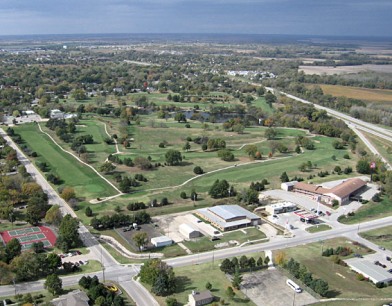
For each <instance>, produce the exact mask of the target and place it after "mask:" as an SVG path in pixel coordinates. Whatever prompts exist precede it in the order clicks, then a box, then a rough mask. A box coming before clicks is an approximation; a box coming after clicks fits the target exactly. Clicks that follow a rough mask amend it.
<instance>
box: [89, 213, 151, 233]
mask: <svg viewBox="0 0 392 306" xmlns="http://www.w3.org/2000/svg"><path fill="white" fill-rule="evenodd" d="M150 221H151V216H150V215H149V214H148V213H146V212H145V211H139V212H137V213H135V214H134V215H124V214H122V213H117V214H114V215H112V216H102V217H101V218H97V217H93V218H92V219H91V221H90V224H91V226H92V227H93V228H94V229H99V230H103V229H112V228H116V227H121V226H127V225H130V224H133V223H137V224H144V223H148V222H150Z"/></svg>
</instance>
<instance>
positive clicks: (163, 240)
mask: <svg viewBox="0 0 392 306" xmlns="http://www.w3.org/2000/svg"><path fill="white" fill-rule="evenodd" d="M151 244H152V245H153V246H155V247H156V248H161V247H164V246H168V245H172V244H173V240H171V239H170V238H169V237H166V236H159V237H154V238H151Z"/></svg>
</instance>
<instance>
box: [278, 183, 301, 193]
mask: <svg viewBox="0 0 392 306" xmlns="http://www.w3.org/2000/svg"><path fill="white" fill-rule="evenodd" d="M296 183H298V181H291V182H284V183H282V184H280V188H282V189H283V190H286V191H292V190H293V189H294V185H295V184H296Z"/></svg>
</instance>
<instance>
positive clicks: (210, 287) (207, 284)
mask: <svg viewBox="0 0 392 306" xmlns="http://www.w3.org/2000/svg"><path fill="white" fill-rule="evenodd" d="M205 287H206V289H207V290H211V289H212V284H211V283H210V282H207V283H206V286H205Z"/></svg>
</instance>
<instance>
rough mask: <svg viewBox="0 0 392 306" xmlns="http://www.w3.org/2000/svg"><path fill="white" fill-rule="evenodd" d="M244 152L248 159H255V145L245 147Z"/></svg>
mask: <svg viewBox="0 0 392 306" xmlns="http://www.w3.org/2000/svg"><path fill="white" fill-rule="evenodd" d="M245 152H246V154H248V156H249V157H250V158H255V156H256V153H257V152H258V151H257V146H255V145H247V146H245Z"/></svg>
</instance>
